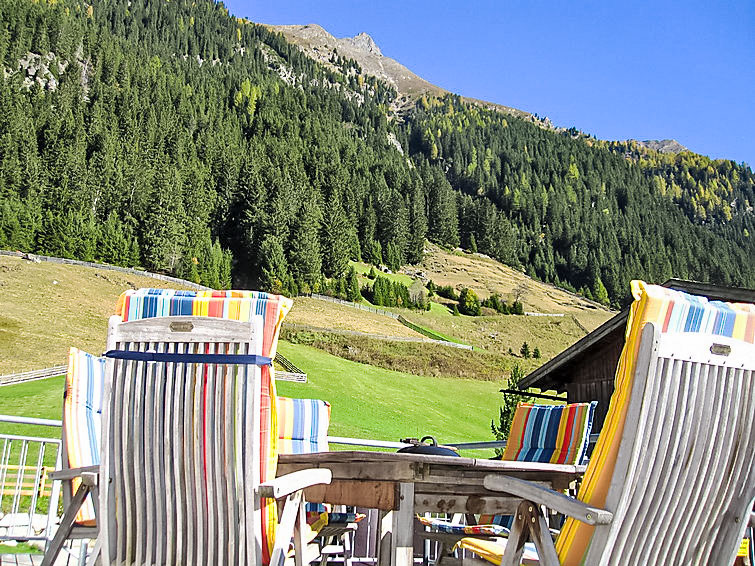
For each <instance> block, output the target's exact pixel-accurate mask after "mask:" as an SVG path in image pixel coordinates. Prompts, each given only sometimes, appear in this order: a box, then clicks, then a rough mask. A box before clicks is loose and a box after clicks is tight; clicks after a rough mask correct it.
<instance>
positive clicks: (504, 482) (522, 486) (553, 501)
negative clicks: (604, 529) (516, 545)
mask: <svg viewBox="0 0 755 566" xmlns="http://www.w3.org/2000/svg"><path fill="white" fill-rule="evenodd" d="M483 485H484V486H485V488H486V489H489V490H491V491H502V492H503V493H510V494H511V495H514V496H516V497H521V498H522V499H525V500H527V501H532V502H533V503H536V504H538V505H545V506H546V507H548V508H549V509H553V510H554V511H557V512H559V513H561V514H563V515H568V516H569V517H574V518H575V519H577V520H579V521H582V522H583V523H587V524H588V525H607V524H609V523H610V522H611V521H612V520H613V513H611V512H610V511H606V510H605V509H600V508H598V507H591V506H589V505H586V504H584V503H582V502H581V501H579V500H577V499H573V498H571V497H567V496H566V495H564V494H563V493H559V492H557V491H553V490H551V489H547V488H544V487H542V486H540V485H538V484H535V483H532V482H528V481H524V480H520V479H517V478H512V477H511V476H504V475H497V474H496V475H494V474H490V475H487V476H485V479H484V480H483Z"/></svg>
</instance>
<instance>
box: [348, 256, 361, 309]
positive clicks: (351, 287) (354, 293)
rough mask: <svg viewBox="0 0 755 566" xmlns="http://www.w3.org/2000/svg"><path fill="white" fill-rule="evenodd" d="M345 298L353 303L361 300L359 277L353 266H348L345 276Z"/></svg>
mask: <svg viewBox="0 0 755 566" xmlns="http://www.w3.org/2000/svg"><path fill="white" fill-rule="evenodd" d="M346 279H347V281H346V300H347V301H351V302H353V303H359V302H361V301H362V294H361V293H360V292H359V279H358V277H357V270H356V269H354V266H353V265H351V266H349V271H348V274H347V276H346Z"/></svg>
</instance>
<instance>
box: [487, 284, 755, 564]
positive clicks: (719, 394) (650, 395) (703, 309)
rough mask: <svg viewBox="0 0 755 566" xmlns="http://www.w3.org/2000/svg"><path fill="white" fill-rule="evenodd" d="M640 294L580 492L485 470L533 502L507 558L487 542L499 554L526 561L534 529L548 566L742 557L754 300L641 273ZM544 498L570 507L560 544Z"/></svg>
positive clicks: (753, 458) (754, 451)
mask: <svg viewBox="0 0 755 566" xmlns="http://www.w3.org/2000/svg"><path fill="white" fill-rule="evenodd" d="M633 292H634V294H635V303H633V305H632V308H631V311H630V323H629V325H628V331H627V343H626V345H625V349H624V352H623V353H622V357H621V359H620V361H619V368H618V370H617V381H616V385H617V387H616V392H615V393H614V396H613V398H612V400H611V406H610V408H609V412H608V417H607V420H606V424H605V426H604V428H603V430H602V431H601V436H600V439H599V440H598V444H597V446H596V449H595V451H594V452H593V455H592V458H591V460H590V464H589V466H588V469H587V472H586V474H585V479H584V481H583V483H582V486H581V488H580V492H579V494H578V499H576V500H574V499H571V498H567V497H565V496H562V495H561V494H554V493H553V492H550V491H548V490H544V489H541V488H540V487H538V486H535V485H533V484H531V483H528V482H521V481H517V480H514V479H512V478H504V477H495V476H490V477H488V478H486V487H488V489H493V490H498V491H504V492H506V493H511V494H514V495H517V496H520V497H522V498H524V499H525V500H526V501H525V503H523V504H522V506H520V508H519V512H518V514H517V520H516V522H515V523H514V527H513V530H512V535H511V537H510V538H509V543H508V544H507V545H506V547H505V551H503V553H502V556H501V553H500V551H497V550H495V549H494V548H492V547H487V548H483V549H479V550H480V552H481V553H483V555H484V553H485V552H486V551H488V552H489V555H488V556H487V557H488V558H489V559H490V560H491V561H493V562H498V561H500V563H501V564H505V565H507V566H508V565H512V564H519V563H520V560H521V553H522V550H523V546H524V543H525V541H526V539H527V538H531V539H532V540H533V541H534V543H535V545H536V546H537V549H538V554H539V563H541V564H546V565H555V564H564V565H576V564H587V565H593V564H595V565H598V564H599V565H604V564H622V565H625V564H626V565H627V566H632V565H649V566H653V565H660V564H685V565H686V564H692V565H702V564H709V565H721V566H729V565H730V564H732V563H733V561H734V556H735V554H736V551H737V548H738V547H739V544H740V541H741V539H742V535H743V533H744V530H745V527H746V525H747V522H748V521H747V519H748V517H749V516H750V510H751V509H752V506H753V500H754V499H755V436H753V435H752V433H751V431H752V429H753V425H754V424H755V371H753V369H754V368H753V366H754V365H755V346H753V342H755V306H753V305H749V304H727V303H720V302H709V301H707V300H706V299H704V298H700V297H694V296H690V295H686V294H684V293H681V292H678V291H672V290H669V289H664V288H659V287H655V286H649V285H645V284H643V283H641V282H633ZM655 321H658V322H657V323H656V322H655ZM640 328H643V331H642V333H640ZM640 338H641V340H640ZM541 504H542V505H545V506H547V507H550V508H551V509H555V510H557V511H559V512H561V513H564V514H566V515H568V516H569V519H568V520H567V522H566V524H565V525H564V528H563V529H562V530H561V533H560V534H559V536H558V539H557V540H556V544H555V546H554V545H553V544H552V542H551V539H550V537H549V536H547V535H546V534H545V533H546V532H547V530H546V527H545V523H544V518H543V516H542V515H541V514H540V511H539V505H541ZM577 522H578V523H579V525H577V524H576V523H577ZM582 526H587V527H589V530H588V529H585V528H582ZM496 553H498V554H497V555H496ZM527 563H529V562H527Z"/></svg>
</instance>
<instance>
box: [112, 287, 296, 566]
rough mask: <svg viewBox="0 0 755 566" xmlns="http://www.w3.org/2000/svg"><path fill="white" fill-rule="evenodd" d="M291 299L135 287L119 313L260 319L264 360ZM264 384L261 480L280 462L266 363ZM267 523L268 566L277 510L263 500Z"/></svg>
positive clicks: (271, 384)
mask: <svg viewBox="0 0 755 566" xmlns="http://www.w3.org/2000/svg"><path fill="white" fill-rule="evenodd" d="M292 304H293V301H292V300H291V299H289V298H287V297H284V296H282V295H274V294H271V293H265V292H262V291H249V290H243V291H238V290H226V291H177V290H173V289H149V288H145V289H137V290H131V289H129V290H127V291H125V292H124V293H122V294H121V296H120V297H119V299H118V304H117V307H116V314H117V315H119V316H120V317H121V319H122V320H123V321H131V320H139V319H145V318H154V317H164V316H200V317H210V318H222V319H228V320H240V321H249V320H252V319H259V320H261V321H262V351H261V354H262V355H263V356H267V357H269V358H271V359H272V358H275V353H276V351H277V347H278V335H279V332H280V326H281V324H282V323H283V319H284V318H285V316H286V314H288V311H290V310H291V306H292ZM260 379H261V385H260V452H261V453H262V454H263V455H264V458H263V461H262V468H261V476H260V479H261V481H265V480H267V479H271V478H274V477H275V469H276V466H277V461H278V447H277V440H278V434H277V429H276V426H277V420H276V419H275V415H276V408H275V403H276V392H275V379H274V370H273V367H272V365H266V366H263V367H262V370H261V375H260ZM263 508H264V511H263V513H264V514H265V515H266V517H267V519H266V520H265V521H264V522H263V524H262V530H263V540H265V541H266V544H264V545H263V548H262V555H263V560H264V561H265V562H266V563H267V561H268V559H269V557H270V552H271V551H272V547H273V542H274V539H275V533H274V526H275V524H276V521H277V506H276V505H273V504H268V503H266V502H263Z"/></svg>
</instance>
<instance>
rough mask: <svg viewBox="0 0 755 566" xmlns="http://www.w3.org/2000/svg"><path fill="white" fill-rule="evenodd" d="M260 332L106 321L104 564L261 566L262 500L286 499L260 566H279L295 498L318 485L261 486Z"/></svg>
mask: <svg viewBox="0 0 755 566" xmlns="http://www.w3.org/2000/svg"><path fill="white" fill-rule="evenodd" d="M262 325H263V318H262V317H261V316H259V315H256V316H252V317H250V320H249V321H247V322H241V321H232V320H223V319H213V318H206V317H172V316H169V317H159V318H149V319H137V320H133V321H129V322H122V321H121V319H120V317H112V318H111V321H110V325H109V331H108V348H109V351H108V353H107V354H106V355H107V356H108V358H109V359H108V370H107V375H108V379H106V383H105V399H106V405H105V410H104V414H103V452H102V454H103V461H102V466H101V471H100V476H99V485H100V486H101V496H100V509H101V511H102V512H101V514H100V517H101V521H100V541H101V545H102V555H103V562H104V563H105V564H108V565H109V564H119V565H121V564H126V565H132V564H133V565H137V564H138V565H141V564H176V563H178V564H191V565H219V566H220V565H225V564H228V565H231V564H233V565H236V564H240V565H250V566H256V565H258V564H264V563H265V562H266V561H265V560H264V557H263V549H264V548H265V546H266V541H265V537H264V533H263V529H262V527H263V524H264V523H265V521H266V516H265V515H266V513H265V509H264V507H263V506H262V505H261V503H262V500H263V499H270V498H280V497H287V496H289V495H290V496H291V497H290V500H289V501H288V502H287V503H286V505H285V507H284V511H283V514H282V519H281V523H280V525H278V529H277V534H276V537H275V539H274V540H275V544H274V547H273V550H272V553H271V557H270V560H269V562H270V564H273V565H274V566H280V565H281V564H282V563H283V559H284V557H285V552H286V551H287V549H288V546H289V543H290V540H291V537H292V535H293V534H294V532H295V531H296V532H301V529H299V528H297V529H295V526H297V525H301V522H302V521H303V503H302V500H301V491H300V490H301V489H302V488H304V487H306V486H309V485H313V484H315V483H327V482H329V481H330V480H329V473H327V472H326V473H325V474H323V475H321V474H319V473H318V471H317V470H306V471H305V472H304V473H303V474H298V473H297V474H290V475H288V476H284V477H281V478H275V479H268V480H267V481H266V482H262V480H261V476H262V471H263V469H264V462H263V460H264V455H263V454H261V452H260V450H259V445H260V441H261V438H262V436H263V431H262V430H261V419H260V400H261V385H262V379H261V376H262V373H263V368H264V367H267V366H269V363H270V358H269V357H267V356H263V355H261V354H260V352H261V351H262V349H263V338H264V337H263V332H262ZM266 433H267V431H264V434H266ZM295 539H296V540H297V541H298V542H300V541H299V537H295ZM300 549H301V545H300V544H297V550H298V552H297V558H298V557H299V556H300V552H299V551H300ZM299 563H301V562H300V561H299Z"/></svg>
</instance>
